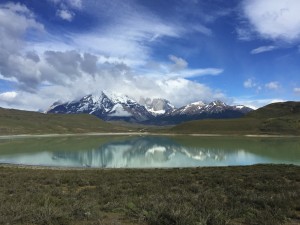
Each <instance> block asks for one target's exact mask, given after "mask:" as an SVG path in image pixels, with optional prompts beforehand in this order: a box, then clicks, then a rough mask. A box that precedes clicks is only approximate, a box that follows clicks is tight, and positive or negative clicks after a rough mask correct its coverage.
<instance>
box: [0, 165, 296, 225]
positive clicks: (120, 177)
mask: <svg viewBox="0 0 300 225" xmlns="http://www.w3.org/2000/svg"><path fill="white" fill-rule="evenodd" d="M0 193H1V194H0V202H1V204H0V224H45V225H46V224H75V225H76V224H78V225H82V224H99V225H105V224H113V225H117V224H125V225H126V224H127V225H130V224H131V225H134V224H140V225H143V224H149V225H160V224H161V225H174V224H176V225H202V224H203V225H204V224H205V225H219V224H220V225H221V224H222V225H225V224H231V225H256V224H257V225H261V224H265V225H277V224H285V225H296V224H299V223H300V167H297V166H291V165H256V166H247V167H224V168H223V167H222V168H193V169H150V170H132V169H116V170H54V169H36V168H35V169H30V168H15V167H4V166H2V167H0Z"/></svg>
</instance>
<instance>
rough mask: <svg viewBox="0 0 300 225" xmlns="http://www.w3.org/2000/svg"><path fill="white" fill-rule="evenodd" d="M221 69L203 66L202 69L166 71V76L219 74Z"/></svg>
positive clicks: (185, 76) (187, 76) (221, 71)
mask: <svg viewBox="0 0 300 225" xmlns="http://www.w3.org/2000/svg"><path fill="white" fill-rule="evenodd" d="M223 71H224V70H223V69H219V68H203V69H186V70H181V71H178V72H171V73H168V74H167V76H168V77H183V78H191V77H197V76H205V75H219V74H221V73H223Z"/></svg>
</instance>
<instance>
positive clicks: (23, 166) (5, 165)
mask: <svg viewBox="0 0 300 225" xmlns="http://www.w3.org/2000/svg"><path fill="white" fill-rule="evenodd" d="M257 166H269V167H271V166H295V167H299V168H300V165H296V164H283V163H281V164H276V163H257V164H249V165H227V166H197V167H145V168H140V167H137V168H122V167H120V168H102V167H68V166H66V167H64V166H41V165H26V164H13V163H0V168H12V169H30V170H59V171H93V170H97V171H98V170H101V171H102V170H105V171H124V170H134V171H151V170H186V169H188V170H189V169H203V168H206V169H219V168H237V169H238V168H241V167H242V168H246V167H247V168H249V167H257Z"/></svg>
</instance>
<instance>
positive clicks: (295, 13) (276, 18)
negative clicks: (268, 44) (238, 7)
mask: <svg viewBox="0 0 300 225" xmlns="http://www.w3.org/2000/svg"><path fill="white" fill-rule="evenodd" d="M242 6H243V13H244V16H245V18H246V19H247V21H248V22H249V24H250V26H251V28H252V30H253V31H254V32H255V33H256V34H257V35H258V36H260V37H261V38H265V39H271V40H281V41H286V42H294V41H299V38H300V14H299V11H300V1H298V0H264V1H261V0H245V1H244V2H243V4H242ZM248 31H249V30H248Z"/></svg>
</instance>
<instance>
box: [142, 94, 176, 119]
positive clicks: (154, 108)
mask: <svg viewBox="0 0 300 225" xmlns="http://www.w3.org/2000/svg"><path fill="white" fill-rule="evenodd" d="M139 103H140V104H141V105H144V106H145V107H146V109H147V110H148V111H149V112H150V113H152V114H153V115H154V116H155V115H162V114H165V113H167V112H169V111H171V110H173V109H175V107H174V106H173V105H172V104H171V103H170V102H169V101H168V100H166V99H162V98H154V99H150V98H140V101H139Z"/></svg>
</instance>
